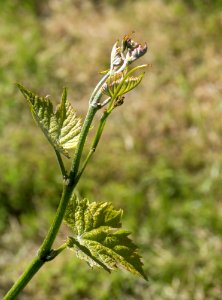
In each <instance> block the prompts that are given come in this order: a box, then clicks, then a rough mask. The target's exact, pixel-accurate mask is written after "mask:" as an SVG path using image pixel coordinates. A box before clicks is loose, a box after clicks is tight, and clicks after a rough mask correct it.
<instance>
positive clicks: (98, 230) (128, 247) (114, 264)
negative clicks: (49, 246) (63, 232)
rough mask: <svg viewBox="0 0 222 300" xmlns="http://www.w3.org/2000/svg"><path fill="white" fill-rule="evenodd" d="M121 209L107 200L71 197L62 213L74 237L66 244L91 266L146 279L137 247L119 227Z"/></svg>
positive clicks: (126, 232) (127, 233)
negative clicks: (118, 270) (94, 200)
mask: <svg viewBox="0 0 222 300" xmlns="http://www.w3.org/2000/svg"><path fill="white" fill-rule="evenodd" d="M122 213H123V212H122V210H115V209H114V208H113V206H112V204H111V203H109V202H92V203H89V201H88V200H87V199H82V200H79V199H78V198H76V197H75V196H73V197H72V199H71V201H70V204H69V206H68V208H67V211H66V214H65V222H66V224H67V225H68V226H69V227H70V228H71V230H72V232H73V236H72V237H69V239H68V247H69V248H71V249H72V250H74V251H75V253H76V255H77V257H79V258H81V259H83V260H85V261H87V263H88V264H89V265H90V266H91V267H93V266H98V267H102V268H104V269H105V270H106V271H108V272H110V271H111V270H113V269H116V268H123V269H125V270H127V271H129V272H131V273H133V274H135V275H139V276H141V277H143V278H144V279H146V280H147V278H146V275H145V273H144V271H143V268H142V265H143V264H142V262H141V257H140V256H139V254H138V248H137V246H136V245H135V244H134V243H133V242H132V241H131V239H130V238H129V237H128V236H129V234H130V232H128V231H126V230H123V229H119V228H120V227H121V225H122V224H121V218H122Z"/></svg>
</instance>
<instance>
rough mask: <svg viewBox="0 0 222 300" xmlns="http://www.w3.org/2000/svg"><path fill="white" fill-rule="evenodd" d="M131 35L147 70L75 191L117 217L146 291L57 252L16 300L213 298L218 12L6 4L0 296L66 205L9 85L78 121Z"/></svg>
mask: <svg viewBox="0 0 222 300" xmlns="http://www.w3.org/2000/svg"><path fill="white" fill-rule="evenodd" d="M132 30H134V31H136V40H139V41H141V42H143V41H147V42H148V46H149V51H148V54H147V55H146V57H145V58H143V59H142V60H141V63H142V62H146V63H150V64H152V67H151V68H149V69H148V70H147V72H146V76H145V78H144V80H143V82H142V84H141V85H140V87H139V88H137V89H136V91H133V92H131V93H129V94H128V96H127V99H126V101H125V104H124V106H122V107H120V108H119V109H118V110H116V111H115V113H113V115H112V116H111V117H110V119H109V122H108V124H107V128H106V130H105V132H104V136H103V138H102V141H101V143H100V145H99V147H98V151H97V153H96V155H95V157H94V159H93V161H92V162H91V164H90V165H89V167H88V169H87V172H86V173H85V175H84V177H83V178H82V180H81V182H80V184H79V186H78V191H79V193H80V194H81V195H82V196H87V197H88V198H89V199H90V200H91V201H93V200H104V201H112V202H113V203H114V205H115V206H116V207H122V208H123V209H124V211H125V213H124V220H123V225H124V227H125V228H126V229H128V230H130V231H132V232H133V233H132V237H133V239H134V241H135V242H136V243H137V244H138V245H139V247H140V252H141V254H142V256H143V261H144V267H145V270H146V272H147V274H148V276H149V279H150V280H149V284H147V283H146V282H144V281H143V280H141V279H138V278H135V277H133V276H132V275H130V274H127V273H124V272H121V271H118V272H114V273H113V274H111V275H108V274H106V273H105V272H104V271H102V270H89V268H88V266H87V265H86V264H85V263H84V262H81V261H78V260H77V259H76V258H75V257H74V254H73V253H69V251H66V253H64V254H63V255H61V256H60V257H58V258H57V259H56V260H55V261H53V262H52V263H49V264H48V265H47V266H45V267H44V268H43V269H42V270H41V271H40V272H39V274H37V275H36V277H35V278H34V279H33V281H32V282H31V283H30V284H29V286H28V287H27V288H26V289H25V291H24V292H23V294H22V295H21V296H20V297H19V299H22V300H23V299H24V300H26V299H27V300H28V299H38V300H45V299H55V300H58V299H67V300H69V299H70V300H71V299H81V300H82V299H83V300H86V299H87V300H88V299H90V300H91V299H93V300H94V299H99V300H100V299H101V300H108V299H115V300H120V299H124V298H126V299H136V300H143V299H144V300H145V299H146V300H147V299H150V300H178V299H179V300H205V299H207V300H216V299H218V300H219V299H221V294H222V260H221V257H222V237H221V233H222V202H221V196H222V185H221V181H222V173H221V168H222V155H221V148H222V138H221V133H222V118H221V115H222V99H221V92H222V84H221V83H222V73H221V65H222V56H221V32H222V1H221V0H217V1H216V0H215V1H207V0H205V1H204V0H202V1H200V0H183V1H182V0H178V1H175V0H174V1H173V0H171V1H170V0H168V1H167V0H155V1H154V0H149V1H148V0H147V1H145V0H138V1H130V0H128V1H117V0H104V1H99V0H91V1H89V0H86V1H80V0H72V1H71V0H64V1H58V0H49V1H37V0H29V1H22V4H21V1H18V0H17V1H16V0H14V1H6V0H4V1H1V3H0V113H1V116H0V136H1V143H0V153H1V154H0V170H1V175H0V234H1V239H0V241H1V243H0V297H2V296H3V294H4V293H5V292H6V291H7V289H8V288H9V287H10V286H11V284H12V282H13V281H14V280H15V279H16V278H17V277H18V275H19V274H20V273H21V272H22V270H23V269H24V268H25V267H26V265H27V263H28V261H29V260H31V258H32V257H33V255H34V254H35V253H36V251H37V249H38V247H39V245H40V244H41V241H42V239H43V237H44V235H45V233H46V231H47V228H48V226H49V224H50V222H51V220H52V218H53V214H54V212H55V209H56V207H57V205H58V201H59V194H60V192H61V178H60V173H59V170H58V166H57V162H56V160H55V157H54V153H53V151H52V149H51V148H50V146H49V145H48V144H47V143H46V140H45V138H44V136H43V135H42V134H41V132H40V131H39V130H38V128H37V127H36V125H35V124H34V122H32V118H31V116H30V113H29V110H28V107H27V104H26V103H25V101H24V99H23V98H22V96H21V95H20V93H19V91H18V90H17V88H16V87H15V82H19V83H21V84H24V85H25V86H26V87H28V88H29V89H32V90H34V91H36V93H39V94H42V95H46V94H50V95H51V98H52V99H53V101H54V103H58V101H59V97H60V95H61V92H62V87H63V86H67V87H68V93H69V99H71V101H72V103H73V105H74V106H75V107H76V108H77V109H78V111H79V113H80V114H81V115H82V116H84V114H85V112H86V110H87V103H88V98H89V95H90V92H91V91H92V89H93V87H94V85H95V84H96V82H97V81H98V79H99V74H98V72H99V71H101V70H104V69H106V68H107V66H108V63H109V52H110V49H111V47H112V45H113V43H114V42H115V40H116V39H117V38H121V37H122V36H123V35H124V34H126V33H128V32H131V31H132ZM66 234H67V230H66V228H65V227H63V228H62V230H61V233H60V235H59V241H63V240H64V239H65V237H66Z"/></svg>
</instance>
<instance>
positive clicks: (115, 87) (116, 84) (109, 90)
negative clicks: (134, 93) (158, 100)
mask: <svg viewBox="0 0 222 300" xmlns="http://www.w3.org/2000/svg"><path fill="white" fill-rule="evenodd" d="M143 76H144V74H141V75H140V76H138V77H132V76H131V77H126V79H125V80H124V74H122V73H117V74H114V75H112V76H110V77H109V79H108V80H107V81H106V85H105V86H104V89H103V92H104V94H106V95H108V96H110V97H113V96H115V97H119V96H122V95H123V94H126V93H128V92H129V91H131V90H132V89H134V88H135V87H136V86H137V85H138V84H139V83H140V82H141V80H142V79H143Z"/></svg>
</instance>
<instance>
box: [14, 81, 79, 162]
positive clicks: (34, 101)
mask: <svg viewBox="0 0 222 300" xmlns="http://www.w3.org/2000/svg"><path fill="white" fill-rule="evenodd" d="M18 87H19V89H20V91H21V92H22V94H23V95H24V97H25V98H26V99H27V101H28V102H29V104H30V107H31V112H32V115H33V118H34V120H35V121H36V123H37V124H38V125H39V127H40V128H41V129H42V131H43V133H44V134H45V136H46V138H47V139H48V141H49V142H50V144H51V145H52V146H53V147H54V148H55V149H56V150H57V151H59V152H61V153H62V154H64V155H65V156H66V157H68V158H69V153H68V151H67V150H69V149H73V148H75V147H76V145H77V142H78V139H79V134H80V130H81V120H80V118H77V116H76V113H75V110H74V108H73V107H72V106H71V104H70V102H69V101H68V100H67V92H66V89H64V91H63V95H62V100H61V103H60V104H59V106H58V107H57V109H56V111H55V112H54V110H53V105H52V103H51V101H50V100H49V99H48V98H47V97H39V96H37V95H35V94H34V93H32V92H30V91H28V90H27V89H25V88H24V87H23V86H22V85H20V84H18Z"/></svg>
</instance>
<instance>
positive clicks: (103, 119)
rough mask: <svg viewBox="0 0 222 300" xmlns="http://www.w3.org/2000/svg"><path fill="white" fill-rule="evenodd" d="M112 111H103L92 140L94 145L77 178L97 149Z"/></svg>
mask: <svg viewBox="0 0 222 300" xmlns="http://www.w3.org/2000/svg"><path fill="white" fill-rule="evenodd" d="M110 113H111V111H109V112H108V111H107V110H105V111H104V113H103V115H102V117H101V119H100V122H99V126H98V129H97V131H96V134H95V137H94V140H93V142H92V145H91V147H90V150H89V153H88V155H87V157H86V159H85V161H84V162H83V165H82V168H81V170H80V171H79V173H78V175H77V178H76V180H79V178H80V177H81V176H82V173H83V172H84V170H85V168H86V166H87V164H88V162H89V161H90V159H91V157H92V156H93V154H94V152H95V151H96V148H97V145H98V143H99V140H100V138H101V135H102V132H103V129H104V127H105V124H106V120H107V118H108V116H109V115H110Z"/></svg>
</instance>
